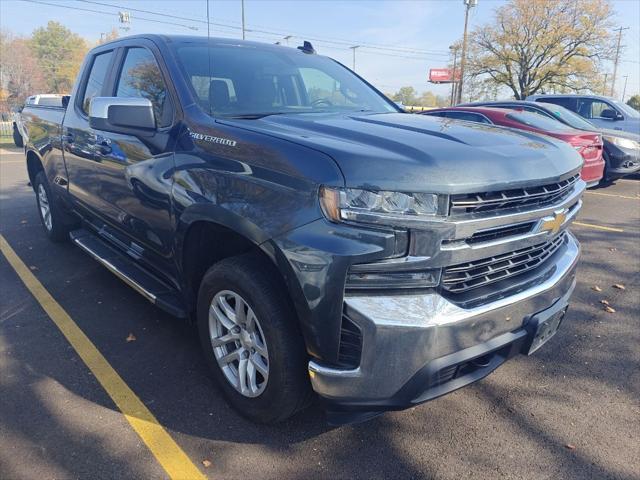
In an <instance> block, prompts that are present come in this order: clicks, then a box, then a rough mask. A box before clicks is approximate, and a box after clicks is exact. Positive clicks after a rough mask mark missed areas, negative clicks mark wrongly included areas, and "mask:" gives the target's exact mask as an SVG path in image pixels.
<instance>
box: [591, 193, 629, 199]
mask: <svg viewBox="0 0 640 480" xmlns="http://www.w3.org/2000/svg"><path fill="white" fill-rule="evenodd" d="M586 193H587V195H602V196H603V197H616V198H626V199H628V200H640V197H629V196H627V195H616V194H615V193H602V192H586Z"/></svg>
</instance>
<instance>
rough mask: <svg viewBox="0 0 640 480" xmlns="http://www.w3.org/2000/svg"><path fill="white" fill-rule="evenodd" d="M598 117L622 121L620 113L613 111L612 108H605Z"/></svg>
mask: <svg viewBox="0 0 640 480" xmlns="http://www.w3.org/2000/svg"><path fill="white" fill-rule="evenodd" d="M600 117H601V118H606V119H608V120H622V119H623V118H624V117H623V116H622V115H621V114H620V112H618V111H617V110H614V109H613V108H605V109H604V110H602V112H601V113H600Z"/></svg>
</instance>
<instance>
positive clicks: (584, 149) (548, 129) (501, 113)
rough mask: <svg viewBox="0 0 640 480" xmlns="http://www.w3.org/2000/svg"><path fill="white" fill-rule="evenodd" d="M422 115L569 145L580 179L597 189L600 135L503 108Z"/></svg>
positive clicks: (600, 172) (455, 109)
mask: <svg viewBox="0 0 640 480" xmlns="http://www.w3.org/2000/svg"><path fill="white" fill-rule="evenodd" d="M422 115H433V116H436V117H445V118H451V119H456V120H466V121H470V122H480V123H487V124H492V125H500V126H503V127H510V128H517V129H519V130H527V131H530V132H535V133H539V134H544V135H549V136H551V137H554V138H557V139H559V140H563V141H565V142H567V143H569V144H570V145H571V146H573V148H575V149H576V150H577V151H578V152H579V153H580V155H581V156H582V158H583V159H584V166H583V167H582V171H581V175H582V179H583V180H584V181H585V182H587V187H592V186H595V185H597V184H598V183H600V180H601V179H602V177H603V173H604V160H603V158H602V136H601V135H600V134H599V133H595V132H584V131H582V130H576V129H574V128H571V127H568V126H567V125H564V124H562V123H560V122H558V121H556V120H554V119H551V118H545V117H542V116H540V115H537V114H535V113H531V112H526V111H523V110H505V109H504V108H491V107H462V106H459V107H448V108H439V109H436V110H429V111H427V112H422Z"/></svg>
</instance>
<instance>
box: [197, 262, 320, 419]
mask: <svg viewBox="0 0 640 480" xmlns="http://www.w3.org/2000/svg"><path fill="white" fill-rule="evenodd" d="M224 290H230V291H232V292H235V293H237V294H239V295H240V296H241V297H242V298H243V299H244V300H245V302H246V303H247V304H248V305H249V307H250V308H251V309H252V310H253V311H254V313H255V315H256V318H257V319H259V322H260V326H261V331H262V332H263V334H264V341H265V343H266V346H267V349H268V368H269V373H268V381H267V382H266V386H265V387H264V390H263V391H262V393H260V394H259V395H258V396H256V397H253V398H249V397H247V396H244V395H243V394H241V393H240V392H239V391H238V390H236V388H234V387H233V386H232V385H231V383H230V381H229V380H227V377H226V376H225V374H224V373H223V371H222V369H221V367H220V366H219V365H218V361H217V360H216V357H215V355H214V349H213V347H212V344H211V338H210V334H209V308H210V305H211V301H212V300H213V298H214V297H215V295H216V294H217V293H219V292H221V291H224ZM197 313H198V332H199V335H200V341H201V344H202V349H203V353H204V356H205V359H206V362H207V364H208V366H209V368H210V370H211V372H212V374H213V377H214V378H215V380H216V383H217V384H218V386H219V387H220V389H221V390H222V392H223V393H224V396H225V397H226V399H227V401H228V403H229V404H230V405H231V406H232V407H233V408H234V409H235V410H237V411H238V412H239V413H240V414H241V415H243V416H244V417H246V418H248V419H250V420H252V421H254V422H258V423H275V422H279V421H282V420H285V419H287V418H289V417H291V416H292V415H294V414H295V413H296V412H297V411H299V410H301V409H303V408H304V407H306V406H307V405H308V404H309V403H310V402H311V398H312V390H311V385H310V382H309V377H308V372H307V362H308V356H307V353H306V350H305V346H304V341H303V339H302V335H301V334H300V331H299V329H298V325H297V318H296V315H295V312H294V309H293V307H292V305H291V302H290V301H289V298H288V296H287V292H286V289H285V286H284V282H283V281H282V280H281V279H280V277H279V276H278V274H277V271H275V268H274V267H273V265H271V264H270V262H269V261H268V260H266V259H263V258H262V257H260V256H259V255H257V254H251V253H250V254H244V255H240V256H237V257H231V258H227V259H225V260H222V261H220V262H218V263H216V264H214V265H213V266H212V267H211V268H209V270H208V271H207V272H206V273H205V275H204V277H203V279H202V283H201V284H200V291H199V293H198V312H197Z"/></svg>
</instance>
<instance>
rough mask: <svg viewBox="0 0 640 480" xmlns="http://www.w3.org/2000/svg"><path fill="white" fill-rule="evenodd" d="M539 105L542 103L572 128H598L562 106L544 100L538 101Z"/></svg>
mask: <svg viewBox="0 0 640 480" xmlns="http://www.w3.org/2000/svg"><path fill="white" fill-rule="evenodd" d="M540 105H543V106H544V107H545V108H546V109H547V110H548V111H549V112H551V113H552V114H553V115H555V116H556V117H558V118H561V119H562V121H563V122H564V123H566V124H567V125H569V126H571V127H573V128H577V129H578V130H598V127H596V126H595V125H594V124H593V123H591V122H590V121H588V120H585V119H584V118H582V117H581V116H580V115H578V114H577V113H573V112H572V111H571V110H569V109H567V108H564V107H563V106H560V105H555V104H553V103H544V102H540Z"/></svg>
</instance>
